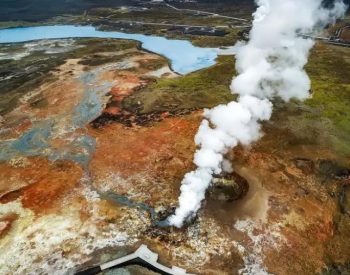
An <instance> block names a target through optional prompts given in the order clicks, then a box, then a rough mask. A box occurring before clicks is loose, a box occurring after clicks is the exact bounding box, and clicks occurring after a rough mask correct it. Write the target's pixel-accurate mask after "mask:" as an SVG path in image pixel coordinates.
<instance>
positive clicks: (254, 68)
mask: <svg viewBox="0 0 350 275" xmlns="http://www.w3.org/2000/svg"><path fill="white" fill-rule="evenodd" d="M256 3H257V5H258V8H257V10H256V12H255V13H254V14H253V17H254V21H253V28H252V30H251V32H250V41H249V42H248V43H247V44H245V43H242V42H239V43H238V44H237V45H236V47H237V54H236V69H237V72H238V74H239V75H238V76H237V77H236V78H234V79H233V80H232V84H231V91H232V93H236V94H238V95H239V98H238V101H237V102H230V103H229V104H227V105H220V106H217V107H215V108H213V109H211V110H205V111H204V117H205V118H206V119H205V120H203V122H202V124H201V126H200V127H199V130H198V133H197V134H196V137H195V143H196V145H198V146H200V149H199V150H197V151H196V153H195V155H194V163H195V164H196V165H197V169H196V170H195V171H192V172H189V173H187V174H186V175H185V177H184V179H183V181H182V185H181V195H180V197H179V207H178V208H177V209H176V212H175V214H174V215H172V216H170V217H169V219H168V222H169V223H170V224H171V225H174V226H177V227H181V226H182V224H183V222H184V221H186V220H188V219H191V218H192V217H193V216H194V215H195V214H196V212H197V211H198V209H199V208H200V206H201V201H202V200H203V199H204V198H205V191H206V189H207V188H208V187H209V185H210V184H211V182H212V179H213V175H215V174H220V173H222V171H225V172H232V167H231V166H230V162H229V161H227V160H225V158H224V156H225V154H226V153H227V152H228V148H232V147H235V146H236V145H237V144H239V143H240V144H242V145H248V144H250V143H251V142H253V141H256V140H257V139H259V137H260V136H261V133H260V124H259V123H260V122H261V121H264V120H269V119H270V117H271V113H272V109H273V105H272V103H271V102H270V100H269V99H271V98H273V97H275V96H279V97H281V98H282V99H283V100H285V101H288V100H290V99H291V98H298V99H306V98H308V97H309V90H310V79H309V77H308V76H307V74H306V72H305V70H304V66H305V65H306V63H307V59H308V54H309V51H310V49H311V48H312V47H313V45H314V42H313V41H312V40H311V39H305V38H303V37H301V36H300V35H299V34H301V33H309V32H312V31H313V30H314V29H315V28H316V27H317V28H320V27H324V26H325V25H327V24H330V23H335V20H336V19H337V18H339V17H341V16H343V15H344V13H345V11H346V8H347V7H346V5H345V4H344V3H343V1H342V0H336V1H335V3H334V4H333V6H332V7H331V8H330V9H327V8H324V7H323V6H322V0H257V1H256Z"/></svg>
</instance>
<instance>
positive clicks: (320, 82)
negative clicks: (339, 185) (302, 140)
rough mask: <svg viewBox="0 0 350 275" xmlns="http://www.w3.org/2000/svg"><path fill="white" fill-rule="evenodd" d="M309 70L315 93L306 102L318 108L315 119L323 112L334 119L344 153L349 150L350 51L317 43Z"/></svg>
mask: <svg viewBox="0 0 350 275" xmlns="http://www.w3.org/2000/svg"><path fill="white" fill-rule="evenodd" d="M306 69H307V71H308V74H309V76H310V78H311V81H312V91H313V95H312V98H310V99H309V100H307V101H306V102H305V104H306V106H307V107H309V108H312V109H315V110H318V112H317V115H315V116H314V119H318V118H319V114H321V117H322V118H326V119H328V120H330V121H332V123H333V125H334V127H335V131H336V132H333V134H334V136H335V137H336V138H337V139H338V138H340V139H342V141H343V142H340V140H338V141H337V142H336V143H337V144H336V147H338V149H339V150H340V151H343V153H345V151H344V150H346V151H348V150H350V146H349V144H348V143H349V142H348V137H349V136H350V108H349V106H350V51H349V50H348V49H345V48H341V47H334V46H328V45H317V47H316V48H315V50H314V51H313V52H312V54H311V57H310V61H309V64H308V65H307V68H306ZM346 137H347V138H346ZM340 143H342V144H343V145H341V144H340ZM342 146H345V147H346V148H344V147H343V148H342ZM349 152H350V151H349Z"/></svg>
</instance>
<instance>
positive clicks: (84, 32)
mask: <svg viewBox="0 0 350 275" xmlns="http://www.w3.org/2000/svg"><path fill="white" fill-rule="evenodd" d="M82 37H84V38H89V37H95V38H118V39H131V40H137V41H140V42H141V43H142V47H143V48H144V49H146V50H149V51H151V52H154V53H157V54H160V55H163V56H165V57H166V58H168V59H169V60H170V61H171V64H172V68H173V70H174V71H175V72H177V73H180V74H186V73H190V72H193V71H196V70H200V69H203V68H206V67H209V66H212V65H214V64H215V59H216V58H217V50H216V49H211V48H200V47H195V46H193V45H192V44H191V43H190V42H188V41H185V40H170V39H166V38H164V37H157V36H147V35H143V34H127V33H122V32H104V31H99V30H97V29H95V28H94V27H90V26H42V27H29V28H11V29H4V30H0V43H15V42H27V41H32V40H39V39H59V38H82Z"/></svg>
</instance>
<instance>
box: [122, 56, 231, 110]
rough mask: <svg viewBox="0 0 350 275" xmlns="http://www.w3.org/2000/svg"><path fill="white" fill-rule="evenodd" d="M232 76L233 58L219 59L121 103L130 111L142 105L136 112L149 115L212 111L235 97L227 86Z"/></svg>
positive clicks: (159, 81)
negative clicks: (171, 112)
mask: <svg viewBox="0 0 350 275" xmlns="http://www.w3.org/2000/svg"><path fill="white" fill-rule="evenodd" d="M234 74H235V70H234V58H233V57H232V56H220V57H219V58H218V60H217V64H216V65H214V66H212V67H209V68H206V69H203V70H200V71H197V72H194V73H191V74H188V75H185V76H181V77H179V78H175V79H157V82H156V83H154V84H151V85H149V86H148V87H147V88H145V89H143V90H140V91H138V92H136V93H134V94H133V96H132V97H129V98H127V99H125V100H124V102H123V105H124V108H125V109H127V110H130V111H133V110H134V108H135V107H136V106H138V109H139V104H138V102H141V109H139V112H140V113H141V114H144V113H152V112H155V111H163V110H169V108H170V109H171V110H178V109H191V108H212V107H214V106H217V105H219V104H225V103H228V102H230V101H232V100H234V99H235V98H236V96H234V95H232V94H231V92H230V89H229V85H230V83H231V80H232V76H233V75H234Z"/></svg>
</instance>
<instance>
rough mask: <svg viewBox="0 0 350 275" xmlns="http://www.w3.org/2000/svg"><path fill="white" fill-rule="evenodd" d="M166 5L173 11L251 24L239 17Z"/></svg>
mask: <svg viewBox="0 0 350 275" xmlns="http://www.w3.org/2000/svg"><path fill="white" fill-rule="evenodd" d="M165 5H166V6H168V7H169V8H172V9H174V10H177V11H190V12H197V13H202V14H208V15H213V16H217V17H222V18H227V19H233V20H238V21H243V22H249V20H247V19H243V18H237V17H232V16H226V15H220V14H217V13H213V12H207V11H199V10H190V9H178V8H177V7H174V6H172V5H170V4H165Z"/></svg>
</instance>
